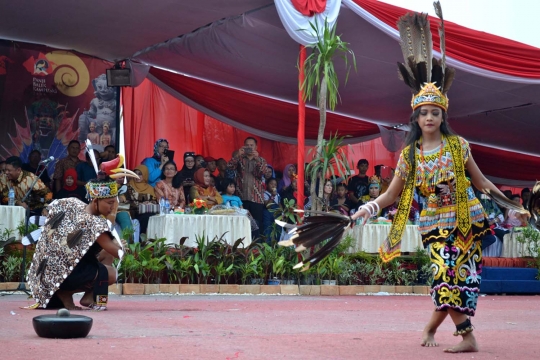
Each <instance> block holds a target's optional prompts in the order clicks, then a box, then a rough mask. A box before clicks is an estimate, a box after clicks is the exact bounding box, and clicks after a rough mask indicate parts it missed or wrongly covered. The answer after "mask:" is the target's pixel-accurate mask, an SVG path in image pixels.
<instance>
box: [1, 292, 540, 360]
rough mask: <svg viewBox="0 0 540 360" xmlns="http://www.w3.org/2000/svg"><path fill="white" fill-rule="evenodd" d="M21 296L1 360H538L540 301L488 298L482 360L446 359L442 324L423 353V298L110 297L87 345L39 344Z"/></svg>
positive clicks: (448, 332)
mask: <svg viewBox="0 0 540 360" xmlns="http://www.w3.org/2000/svg"><path fill="white" fill-rule="evenodd" d="M27 304H29V301H27V300H26V297H25V296H24V295H8V296H0V343H1V345H0V359H10V360H12V359H77V360H79V359H115V360H119V359H130V360H134V359H223V360H228V359H239V360H242V359H250V360H251V359H396V360H397V359H418V358H432V359H434V358H437V359H451V358H454V359H539V358H540V297H538V296H519V297H518V296H485V297H481V298H480V300H479V311H478V313H477V316H475V318H474V319H473V322H474V325H475V327H476V330H475V335H476V337H477V339H478V341H479V344H480V347H481V349H480V350H481V352H479V353H474V354H470V353H469V354H445V353H443V352H442V348H443V347H447V346H451V345H452V344H455V343H456V342H457V340H458V339H457V338H455V337H453V336H452V332H453V331H454V327H453V325H452V324H451V322H450V319H449V318H448V319H447V320H446V322H445V323H444V324H443V325H442V326H441V328H440V331H439V336H438V340H439V341H440V343H441V346H442V347H439V348H423V347H421V346H420V345H419V344H420V336H421V331H422V328H423V326H424V323H425V322H426V321H427V319H428V317H429V315H430V311H431V309H432V304H431V300H430V298H429V297H427V296H336V297H322V296H313V297H305V296H303V297H300V296H241V295H238V296H224V295H215V296H203V295H201V296H111V298H110V302H109V310H107V311H105V312H88V311H84V312H83V311H78V312H74V313H77V314H81V313H83V314H84V315H87V316H90V317H92V318H93V319H94V326H93V328H92V331H91V332H90V334H89V336H88V337H87V338H85V339H73V340H54V339H43V338H39V337H37V335H36V334H35V333H34V330H33V328H32V318H33V317H34V316H37V315H42V314H53V313H54V312H53V311H47V310H22V309H20V308H19V307H20V306H25V305H27Z"/></svg>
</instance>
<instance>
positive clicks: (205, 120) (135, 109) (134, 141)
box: [122, 80, 307, 169]
mask: <svg viewBox="0 0 540 360" xmlns="http://www.w3.org/2000/svg"><path fill="white" fill-rule="evenodd" d="M122 103H123V108H124V112H123V114H124V137H125V139H124V143H125V151H126V161H127V166H128V168H129V169H134V168H135V166H137V165H138V164H140V163H141V161H142V160H143V159H144V158H146V157H149V156H152V151H153V147H154V142H155V141H156V139H159V138H165V139H167V140H168V141H169V147H170V149H171V150H175V152H176V153H175V162H176V163H177V164H178V166H179V167H181V166H182V164H183V154H184V152H186V151H194V152H196V153H197V154H203V155H205V156H212V157H214V158H216V159H217V158H220V157H223V158H224V159H225V160H227V161H228V160H230V159H231V155H232V152H233V151H234V150H236V149H238V148H240V147H241V146H242V144H243V142H244V139H245V138H246V137H248V136H253V137H255V138H256V139H257V140H258V150H259V152H260V153H261V156H263V157H264V158H265V159H266V160H267V161H268V163H269V164H271V165H272V166H274V167H275V168H276V169H283V168H284V167H285V165H286V164H288V163H296V159H297V158H296V154H297V146H296V145H291V144H285V143H279V142H276V141H271V140H267V139H261V138H260V137H258V136H254V135H253V134H250V133H247V132H245V131H242V130H238V129H235V128H234V127H232V126H230V125H227V124H225V123H222V122H220V121H218V120H216V119H214V118H212V117H210V116H207V115H205V114H204V113H202V112H200V111H197V110H195V109H193V108H191V107H189V106H187V105H186V104H184V103H182V102H181V101H179V100H178V99H176V98H174V97H172V96H171V95H169V94H168V93H167V92H165V91H164V90H162V89H160V88H159V87H158V86H157V85H155V84H153V83H152V82H151V81H149V80H145V81H144V82H143V83H142V84H141V85H139V86H138V87H136V88H128V87H126V88H123V91H122ZM306 151H307V150H306Z"/></svg>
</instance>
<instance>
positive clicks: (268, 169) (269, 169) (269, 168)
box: [264, 164, 276, 183]
mask: <svg viewBox="0 0 540 360" xmlns="http://www.w3.org/2000/svg"><path fill="white" fill-rule="evenodd" d="M270 178H274V179H275V178H276V173H275V172H274V167H273V166H272V165H270V164H266V170H264V182H265V183H266V182H267V181H268V179H270Z"/></svg>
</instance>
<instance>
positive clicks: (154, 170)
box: [142, 139, 176, 186]
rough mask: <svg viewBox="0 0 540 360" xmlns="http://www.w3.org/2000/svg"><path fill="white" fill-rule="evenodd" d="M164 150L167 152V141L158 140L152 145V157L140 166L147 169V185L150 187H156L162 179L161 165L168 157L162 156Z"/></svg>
mask: <svg viewBox="0 0 540 360" xmlns="http://www.w3.org/2000/svg"><path fill="white" fill-rule="evenodd" d="M166 150H169V142H168V141H167V139H158V140H157V141H156V143H155V144H154V155H153V156H152V157H148V158H146V159H144V160H143V161H142V164H143V165H144V166H146V167H147V169H148V183H149V184H150V186H156V184H157V182H158V181H159V180H160V178H162V175H163V165H164V164H166V163H167V162H168V161H169V157H168V156H167V155H166V154H164V153H165V151H166ZM175 167H176V165H175ZM175 173H176V170H175Z"/></svg>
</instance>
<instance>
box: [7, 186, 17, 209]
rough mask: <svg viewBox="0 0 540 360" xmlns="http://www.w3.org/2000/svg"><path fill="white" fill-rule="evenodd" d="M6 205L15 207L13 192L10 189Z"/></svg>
mask: <svg viewBox="0 0 540 360" xmlns="http://www.w3.org/2000/svg"><path fill="white" fill-rule="evenodd" d="M8 205H9V206H15V190H14V189H13V188H12V187H11V188H9V192H8Z"/></svg>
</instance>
